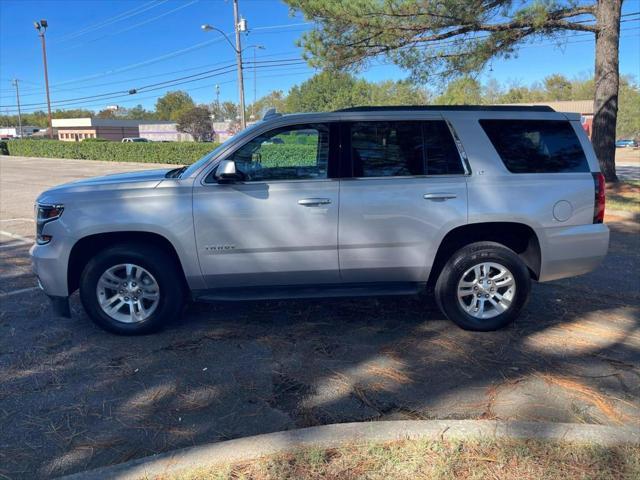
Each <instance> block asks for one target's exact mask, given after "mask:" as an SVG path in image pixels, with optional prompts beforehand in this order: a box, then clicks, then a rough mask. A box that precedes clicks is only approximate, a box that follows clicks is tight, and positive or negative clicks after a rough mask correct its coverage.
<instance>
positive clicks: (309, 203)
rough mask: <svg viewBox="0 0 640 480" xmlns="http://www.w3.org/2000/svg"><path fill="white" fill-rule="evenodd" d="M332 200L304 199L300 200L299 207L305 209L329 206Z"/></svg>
mask: <svg viewBox="0 0 640 480" xmlns="http://www.w3.org/2000/svg"><path fill="white" fill-rule="evenodd" d="M330 203H331V199H329V198H303V199H300V200H298V205H302V206H303V207H317V206H319V205H329V204H330Z"/></svg>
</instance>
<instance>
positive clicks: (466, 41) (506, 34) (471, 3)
mask: <svg viewBox="0 0 640 480" xmlns="http://www.w3.org/2000/svg"><path fill="white" fill-rule="evenodd" d="M285 1H286V3H287V4H289V6H290V7H291V9H292V11H293V12H301V13H302V14H303V15H304V17H305V18H306V19H307V20H311V21H313V22H315V24H316V26H315V28H313V29H312V30H311V31H309V32H307V33H305V34H304V36H303V38H302V45H303V46H304V48H305V52H306V57H307V59H308V60H309V62H310V63H311V65H313V66H317V67H323V68H338V69H357V68H360V67H363V66H365V65H367V64H368V63H369V62H370V61H371V60H372V59H374V58H377V57H380V56H384V57H387V58H389V59H390V60H391V61H392V62H394V63H396V64H397V65H399V66H400V67H403V68H406V69H409V70H410V71H411V74H412V76H413V77H414V78H417V79H421V80H426V79H430V78H432V77H433V76H434V75H443V76H447V77H449V76H453V75H465V74H468V73H471V72H476V71H480V70H482V69H483V68H484V67H485V66H486V65H487V63H488V62H489V61H490V60H491V59H493V58H496V57H502V58H508V57H509V56H511V55H513V54H514V53H515V52H516V51H517V49H518V47H519V46H520V45H522V43H523V42H526V41H527V40H529V39H530V38H532V37H536V36H538V37H540V36H550V35H555V36H557V35H561V34H563V33H566V32H570V31H582V32H588V33H593V34H594V35H595V85H596V89H595V92H594V110H595V112H596V114H595V117H594V121H593V138H592V141H593V146H594V148H595V150H596V154H597V156H598V158H599V159H600V163H601V167H602V170H603V172H604V174H605V177H606V178H607V180H608V181H617V180H618V178H617V176H616V172H615V163H614V157H615V128H616V118H617V112H618V93H619V92H618V90H619V82H620V78H619V68H618V67H619V42H620V15H621V8H622V0H584V1H578V0H532V1H527V2H520V1H518V2H516V1H514V0H440V1H433V0H285Z"/></svg>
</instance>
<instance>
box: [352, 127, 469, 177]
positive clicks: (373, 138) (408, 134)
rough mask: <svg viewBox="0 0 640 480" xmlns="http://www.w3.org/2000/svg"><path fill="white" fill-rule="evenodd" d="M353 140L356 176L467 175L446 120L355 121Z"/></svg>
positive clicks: (353, 163)
mask: <svg viewBox="0 0 640 480" xmlns="http://www.w3.org/2000/svg"><path fill="white" fill-rule="evenodd" d="M349 140H350V145H351V148H350V153H351V162H352V165H353V176H354V177H365V178H366V177H408V176H416V175H459V174H464V168H463V166H462V162H461V159H460V155H459V153H458V149H457V147H456V145H455V143H454V140H453V137H452V136H451V132H450V131H449V128H448V127H447V124H446V123H445V122H444V121H435V120H434V121H425V122H419V121H399V122H396V121H389V122H384V121H371V122H354V123H351V124H349Z"/></svg>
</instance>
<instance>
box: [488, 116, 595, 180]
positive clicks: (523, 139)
mask: <svg viewBox="0 0 640 480" xmlns="http://www.w3.org/2000/svg"><path fill="white" fill-rule="evenodd" d="M480 125H482V128H483V129H484V131H485V132H486V134H487V136H488V137H489V139H490V140H491V143H492V144H493V146H494V147H495V149H496V151H497V152H498V155H500V158H501V159H502V161H503V163H504V165H505V166H506V167H507V169H508V170H509V171H510V172H513V173H560V172H588V171H589V164H588V163H587V159H586V157H585V155H584V151H583V150H582V146H581V145H580V141H579V140H578V137H577V136H576V134H575V132H574V131H573V128H572V127H571V124H570V123H569V122H565V121H545V120H480Z"/></svg>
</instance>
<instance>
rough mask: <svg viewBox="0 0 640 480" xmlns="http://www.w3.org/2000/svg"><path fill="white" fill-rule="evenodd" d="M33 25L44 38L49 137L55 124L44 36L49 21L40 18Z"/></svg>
mask: <svg viewBox="0 0 640 480" xmlns="http://www.w3.org/2000/svg"><path fill="white" fill-rule="evenodd" d="M33 25H34V26H35V27H36V30H37V31H38V35H39V36H40V39H41V40H42V62H43V64H44V86H45V89H46V91H47V112H48V115H49V138H53V125H52V123H51V99H50V97H49V72H48V71H47V42H46V40H45V38H44V34H45V32H46V31H47V27H48V26H49V23H48V22H47V21H46V20H40V21H39V22H33Z"/></svg>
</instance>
